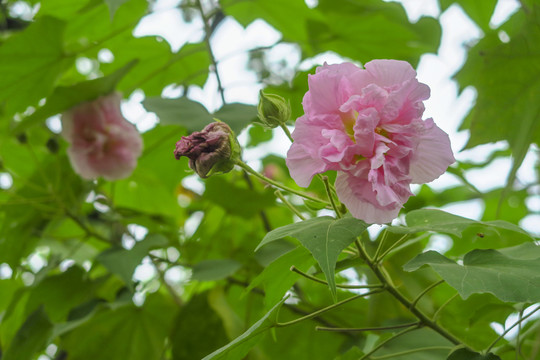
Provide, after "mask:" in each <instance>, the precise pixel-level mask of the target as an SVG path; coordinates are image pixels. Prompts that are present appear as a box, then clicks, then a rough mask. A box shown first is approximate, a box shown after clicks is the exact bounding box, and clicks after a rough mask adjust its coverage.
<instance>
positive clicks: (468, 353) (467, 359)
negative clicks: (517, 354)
mask: <svg viewBox="0 0 540 360" xmlns="http://www.w3.org/2000/svg"><path fill="white" fill-rule="evenodd" d="M447 360H501V358H500V357H498V356H497V355H495V354H493V353H489V354H486V355H482V354H480V353H477V352H475V351H472V350H469V349H458V350H456V351H454V352H453V353H451V354H450V356H448V359H447Z"/></svg>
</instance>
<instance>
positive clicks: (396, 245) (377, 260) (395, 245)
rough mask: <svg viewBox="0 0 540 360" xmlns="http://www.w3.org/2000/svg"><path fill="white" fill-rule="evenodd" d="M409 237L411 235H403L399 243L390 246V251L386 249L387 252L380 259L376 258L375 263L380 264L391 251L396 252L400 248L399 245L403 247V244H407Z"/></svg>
mask: <svg viewBox="0 0 540 360" xmlns="http://www.w3.org/2000/svg"><path fill="white" fill-rule="evenodd" d="M408 236H409V234H405V235H403V236H402V237H401V238H399V240H398V241H396V242H395V243H393V244H392V245H390V247H389V248H388V249H386V251H385V252H383V253H382V255H381V256H379V257H376V258H375V260H374V262H375V263H379V262H380V261H381V260H382V259H384V258H385V256H386V255H388V254H389V253H390V251H392V250H394V249H395V248H396V247H398V246H399V245H401V244H402V243H403V242H405V241H406V240H407V237H408Z"/></svg>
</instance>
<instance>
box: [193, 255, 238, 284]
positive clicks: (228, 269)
mask: <svg viewBox="0 0 540 360" xmlns="http://www.w3.org/2000/svg"><path fill="white" fill-rule="evenodd" d="M241 267H242V264H240V263H239V262H238V261H235V260H232V259H215V260H204V261H201V262H199V263H197V264H195V266H193V273H192V275H191V279H192V280H197V281H214V280H221V279H224V278H226V277H227V276H230V275H232V274H234V273H235V272H236V271H237V270H238V269H240V268H241Z"/></svg>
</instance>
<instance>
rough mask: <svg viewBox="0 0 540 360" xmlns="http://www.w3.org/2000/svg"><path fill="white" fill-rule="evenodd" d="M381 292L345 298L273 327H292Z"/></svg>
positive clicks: (377, 290)
mask: <svg viewBox="0 0 540 360" xmlns="http://www.w3.org/2000/svg"><path fill="white" fill-rule="evenodd" d="M381 291H383V289H376V290H372V291H369V292H367V293H365V294H359V295H355V296H351V297H350V298H347V299H345V300H341V301H340V302H337V303H335V304H332V305H330V306H327V307H325V308H322V309H320V310H317V311H315V312H312V313H311V314H308V315H306V316H303V317H301V318H298V319H295V320H291V321H288V322H284V323H279V322H277V323H275V324H274V326H275V327H284V326H290V325H294V324H297V323H299V322H301V321H304V320H309V319H312V318H314V317H317V316H319V315H321V314H323V313H325V312H327V311H329V310H332V309H334V308H337V307H339V306H341V305H343V304H346V303H348V302H350V301H353V300H356V299H359V298H362V297H366V296H369V295H373V294H376V293H379V292H381Z"/></svg>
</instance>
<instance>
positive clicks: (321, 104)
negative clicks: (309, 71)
mask: <svg viewBox="0 0 540 360" xmlns="http://www.w3.org/2000/svg"><path fill="white" fill-rule="evenodd" d="M357 71H361V69H360V68H358V67H357V66H355V65H353V64H351V63H343V64H336V65H324V66H322V67H319V68H317V73H316V74H315V75H308V84H309V91H308V92H307V93H306V95H305V96H304V99H303V101H302V105H303V107H304V111H305V113H306V114H308V115H310V114H338V113H339V107H340V106H341V105H342V104H343V103H344V102H345V101H347V99H349V97H350V96H351V95H352V87H351V85H350V82H349V77H350V75H351V74H352V73H354V72H357Z"/></svg>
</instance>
